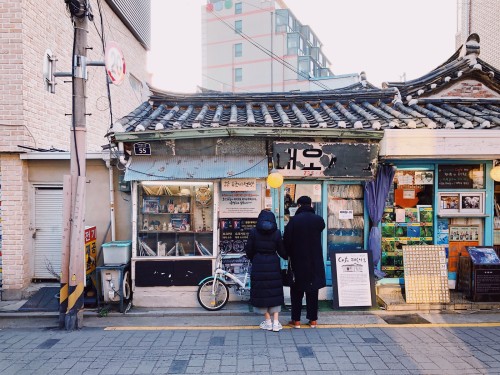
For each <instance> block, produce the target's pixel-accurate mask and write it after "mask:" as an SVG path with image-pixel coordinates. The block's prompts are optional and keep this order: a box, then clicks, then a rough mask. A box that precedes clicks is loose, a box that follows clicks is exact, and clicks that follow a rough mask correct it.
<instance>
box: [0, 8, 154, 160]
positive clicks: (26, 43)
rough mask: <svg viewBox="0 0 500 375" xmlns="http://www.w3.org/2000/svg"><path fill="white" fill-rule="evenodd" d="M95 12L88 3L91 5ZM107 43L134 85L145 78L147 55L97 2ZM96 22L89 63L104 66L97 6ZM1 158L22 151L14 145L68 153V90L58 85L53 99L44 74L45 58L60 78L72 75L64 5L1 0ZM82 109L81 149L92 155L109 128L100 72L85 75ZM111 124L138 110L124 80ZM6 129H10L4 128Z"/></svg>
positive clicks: (116, 90)
mask: <svg viewBox="0 0 500 375" xmlns="http://www.w3.org/2000/svg"><path fill="white" fill-rule="evenodd" d="M93 5H94V4H93ZM102 7H103V12H104V13H105V16H104V32H105V37H106V40H108V41H110V40H114V41H116V42H118V43H119V44H120V46H121V47H122V50H123V52H124V55H125V60H126V66H127V71H128V72H129V73H131V74H133V75H134V76H135V77H137V78H138V79H139V80H146V79H148V77H149V76H148V74H147V73H146V51H145V49H144V48H143V47H142V46H141V45H140V43H139V42H138V41H137V40H136V39H135V38H134V37H133V36H132V34H131V33H130V31H129V30H128V29H127V28H126V27H125V26H124V25H123V24H122V23H121V21H120V20H119V18H118V17H117V16H116V15H115V14H114V13H113V12H112V11H111V9H110V8H109V7H108V6H107V4H106V3H105V2H102ZM93 11H94V16H95V19H94V22H95V26H94V23H92V22H89V23H88V25H89V35H88V45H89V47H91V48H93V49H92V50H88V60H89V61H103V60H104V55H103V52H102V44H101V41H100V38H99V35H98V34H97V31H96V26H97V28H98V29H99V31H100V17H99V14H98V9H97V6H95V7H94V8H93ZM0 14H1V16H0V30H8V32H2V33H0V46H1V47H0V48H1V50H0V85H1V87H2V93H1V94H0V124H2V126H1V127H0V152H2V151H4V152H5V151H8V152H11V151H18V152H19V151H22V150H21V149H19V148H18V147H17V145H24V146H30V147H38V148H46V149H47V148H50V147H55V148H58V149H63V150H68V151H69V148H70V142H69V137H70V124H71V116H66V114H70V113H71V83H64V81H67V80H68V79H67V78H58V79H57V86H56V93H55V94H50V93H48V92H47V91H46V90H45V83H44V80H43V74H42V67H43V60H44V55H45V51H46V50H47V49H50V50H51V51H52V53H53V54H54V55H55V56H56V57H57V58H58V61H57V70H58V71H65V72H69V71H71V54H72V46H73V26H72V23H71V19H70V17H69V15H68V13H67V11H66V7H65V4H64V1H49V2H43V5H42V3H40V1H37V0H3V1H2V2H1V3H0ZM88 77H89V78H88V81H87V92H88V98H87V102H86V106H87V111H86V112H87V113H91V114H92V115H91V116H88V117H87V149H88V151H96V150H100V149H101V145H103V144H105V143H106V139H105V138H104V135H105V134H106V132H107V129H108V128H109V126H110V115H109V111H108V102H107V91H106V77H105V70H104V67H89V68H88ZM111 97H112V109H113V115H114V117H115V118H119V117H122V116H124V115H126V114H128V113H129V112H130V111H131V110H132V109H134V108H135V107H137V105H138V104H140V103H141V97H140V93H138V92H135V91H134V90H133V88H132V86H131V84H130V81H129V78H127V79H126V80H125V82H124V83H123V84H122V85H121V86H113V87H111ZM7 125H9V126H7Z"/></svg>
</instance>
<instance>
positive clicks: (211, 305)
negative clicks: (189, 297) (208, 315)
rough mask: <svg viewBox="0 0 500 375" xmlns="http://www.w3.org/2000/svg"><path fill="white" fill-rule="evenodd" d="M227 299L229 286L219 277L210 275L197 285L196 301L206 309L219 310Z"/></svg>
mask: <svg viewBox="0 0 500 375" xmlns="http://www.w3.org/2000/svg"><path fill="white" fill-rule="evenodd" d="M214 284H215V285H214ZM228 299H229V288H228V287H227V285H226V284H225V283H224V282H222V281H221V280H219V279H214V278H213V277H211V278H210V279H208V280H206V281H205V282H204V283H203V284H201V285H200V286H199V287H198V302H199V303H200V305H201V307H203V308H204V309H206V310H210V311H217V310H220V309H222V308H223V307H224V306H225V305H226V303H227V301H228Z"/></svg>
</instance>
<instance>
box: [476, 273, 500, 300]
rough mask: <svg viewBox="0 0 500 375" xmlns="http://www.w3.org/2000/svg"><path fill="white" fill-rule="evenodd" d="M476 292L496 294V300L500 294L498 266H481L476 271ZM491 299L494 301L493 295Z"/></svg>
mask: <svg viewBox="0 0 500 375" xmlns="http://www.w3.org/2000/svg"><path fill="white" fill-rule="evenodd" d="M474 276H475V277H474V286H475V292H476V293H478V294H489V295H491V294H496V299H495V301H497V300H498V298H499V295H500V269H498V268H479V269H476V270H475V273H474ZM488 297H490V299H489V300H490V301H492V299H491V297H492V296H488Z"/></svg>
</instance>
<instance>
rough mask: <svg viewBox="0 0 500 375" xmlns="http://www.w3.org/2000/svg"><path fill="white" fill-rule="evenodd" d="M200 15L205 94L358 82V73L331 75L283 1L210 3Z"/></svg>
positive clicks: (313, 39) (315, 41) (308, 31)
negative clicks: (212, 91) (207, 92)
mask: <svg viewBox="0 0 500 375" xmlns="http://www.w3.org/2000/svg"><path fill="white" fill-rule="evenodd" d="M201 13H202V60H203V61H202V74H203V75H202V86H203V88H204V89H206V90H214V91H223V92H273V91H275V92H286V91H292V90H300V91H317V90H325V89H336V88H340V87H346V86H349V85H351V84H354V83H357V82H359V75H358V74H346V75H334V74H333V73H332V71H331V70H330V68H329V66H330V60H329V59H328V57H327V56H326V55H325V54H324V52H323V50H322V46H323V45H322V43H321V40H320V39H319V37H318V35H316V33H315V32H314V30H313V29H312V28H311V27H310V26H308V25H304V24H302V23H301V22H300V21H299V19H298V18H297V17H296V16H295V15H294V14H293V12H292V10H291V9H290V8H288V7H287V5H286V3H285V2H284V1H282V0H270V1H265V0H247V1H244V2H243V1H242V2H238V1H234V2H233V1H223V0H210V1H209V2H208V3H207V5H206V6H204V7H203V9H202V12H201Z"/></svg>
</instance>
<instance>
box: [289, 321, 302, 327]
mask: <svg viewBox="0 0 500 375" xmlns="http://www.w3.org/2000/svg"><path fill="white" fill-rule="evenodd" d="M288 325H289V326H290V327H292V328H300V320H290V321H289V322H288Z"/></svg>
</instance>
